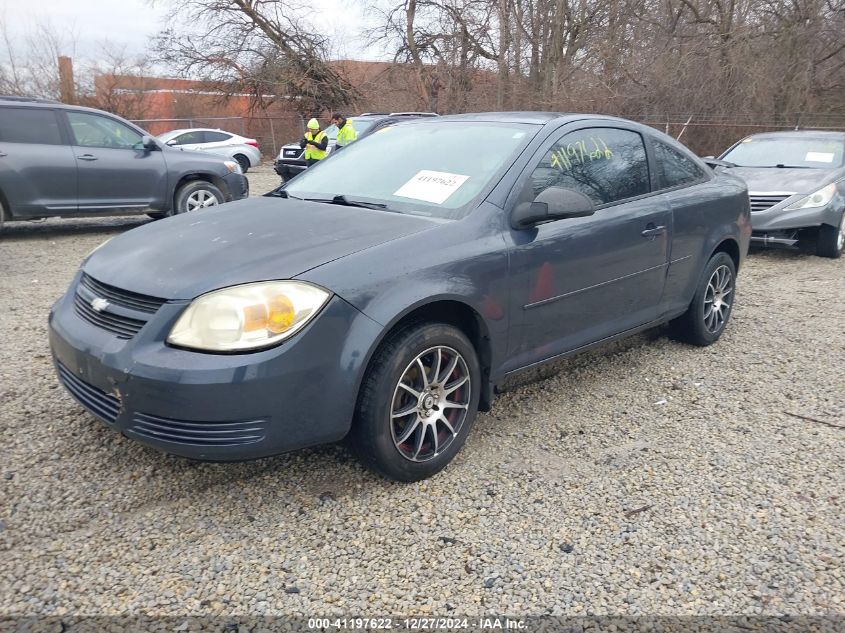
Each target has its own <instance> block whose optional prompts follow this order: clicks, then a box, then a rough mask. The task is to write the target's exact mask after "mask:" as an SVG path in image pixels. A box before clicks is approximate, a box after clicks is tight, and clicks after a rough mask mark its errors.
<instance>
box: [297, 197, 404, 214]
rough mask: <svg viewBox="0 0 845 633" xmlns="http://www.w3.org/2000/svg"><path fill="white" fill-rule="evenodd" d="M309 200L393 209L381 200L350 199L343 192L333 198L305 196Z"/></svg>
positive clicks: (348, 205) (367, 207) (385, 209)
mask: <svg viewBox="0 0 845 633" xmlns="http://www.w3.org/2000/svg"><path fill="white" fill-rule="evenodd" d="M305 200H307V201H308V202H324V203H326V204H339V205H342V206H344V207H361V208H362V209H379V210H384V211H392V210H393V209H391V208H389V207H388V206H387V205H386V204H382V203H381V202H364V201H362V200H350V199H349V198H347V197H346V196H345V195H343V194H338V195H336V196H334V197H333V198H305Z"/></svg>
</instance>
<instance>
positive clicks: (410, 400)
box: [390, 345, 472, 462]
mask: <svg viewBox="0 0 845 633" xmlns="http://www.w3.org/2000/svg"><path fill="white" fill-rule="evenodd" d="M471 386H472V385H471V383H470V375H469V368H468V367H467V364H466V361H465V360H464V358H463V356H461V354H460V353H459V352H457V351H456V350H454V349H453V348H451V347H446V346H443V345H440V346H437V347H431V348H429V349H427V350H425V351H424V352H422V353H420V354H419V355H417V357H416V358H414V360H412V361H411V362H410V363H409V364H408V366H407V367H406V368H405V371H404V372H402V376H401V378H400V379H399V382H398V383H397V385H396V388H395V389H394V391H393V400H392V403H391V409H390V432H391V435H392V437H393V444H394V446H395V447H396V449H397V450H398V451H399V453H400V454H401V455H402V456H403V457H404V458H405V459H407V460H410V461H412V462H425V461H428V460H431V459H434V458H435V457H437V456H438V455H439V454H441V453H442V452H443V451H444V450H445V449H446V448H447V447H448V446H449V445H450V444H451V443H452V442H453V441H454V439H455V438H456V437H457V436H458V433H459V432H460V429H461V427H462V426H463V424H464V422H465V420H466V417H467V411H468V409H469V403H470V395H471V393H472V389H471Z"/></svg>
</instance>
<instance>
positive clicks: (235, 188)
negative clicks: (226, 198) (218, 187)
mask: <svg viewBox="0 0 845 633" xmlns="http://www.w3.org/2000/svg"><path fill="white" fill-rule="evenodd" d="M223 181H224V182H225V183H226V188H227V189H228V190H229V195H230V196H231V197H232V200H241V199H243V198H248V197H249V179H248V178H247V177H246V176H244V175H243V174H237V173H234V172H232V173H229V174H226V175H225V176H224V177H223ZM230 202H231V201H230Z"/></svg>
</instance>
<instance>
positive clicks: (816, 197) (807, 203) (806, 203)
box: [784, 182, 836, 211]
mask: <svg viewBox="0 0 845 633" xmlns="http://www.w3.org/2000/svg"><path fill="white" fill-rule="evenodd" d="M834 195H836V183H835V182H832V183H830V184H829V185H827V186H826V187H822V188H821V189H819V190H818V191H817V192H816V193H813V194H810V195H809V196H807V197H806V198H801V199H800V200H799V201H798V202H793V203H792V204H790V205H789V206H788V207H786V209H784V210H785V211H797V210H798V209H815V208H817V207H824V206H826V205H827V204H829V203H830V201H831V200H833V196H834Z"/></svg>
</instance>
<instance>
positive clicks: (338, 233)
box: [83, 198, 437, 300]
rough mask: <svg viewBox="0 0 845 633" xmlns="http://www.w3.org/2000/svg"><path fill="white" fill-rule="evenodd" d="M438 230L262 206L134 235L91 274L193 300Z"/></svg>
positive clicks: (405, 220) (295, 206)
mask: <svg viewBox="0 0 845 633" xmlns="http://www.w3.org/2000/svg"><path fill="white" fill-rule="evenodd" d="M434 226H437V222H436V221H434V220H429V219H426V218H421V217H416V216H410V215H402V214H399V213H390V212H386V211H378V210H369V209H360V208H357V207H344V206H339V205H332V204H322V203H317V202H304V201H299V200H291V199H282V198H255V199H251V200H242V201H239V202H230V203H228V204H225V205H221V206H219V207H215V208H212V209H208V210H205V211H200V212H192V213H187V214H184V215H179V216H176V217H173V218H169V219H166V220H159V221H157V222H151V223H150V224H147V225H145V226H142V227H139V228H137V229H133V230H131V231H128V232H126V233H124V234H122V235H119V236H117V237H115V238H114V239H112V240H111V241H109V242H108V243H107V244H105V245H103V246H102V247H101V248H99V249H97V251H96V252H95V253H93V254H92V255H91V257H90V258H89V259H88V260H87V261H86V262H85V263H84V265H83V270H84V271H85V272H86V273H87V274H89V275H91V276H92V277H94V278H95V279H97V280H98V281H100V282H102V283H105V284H109V285H112V286H116V287H118V288H122V289H124V290H129V291H132V292H137V293H140V294H144V295H149V296H153V297H159V298H162V299H170V300H175V299H193V298H195V297H197V296H198V295H201V294H203V293H205V292H208V291H210V290H215V289H217V288H224V287H226V286H233V285H237V284H242V283H248V282H252V281H268V280H273V279H291V278H293V277H296V276H297V275H300V274H302V273H304V272H306V271H308V270H311V269H313V268H316V267H317V266H320V265H322V264H325V263H328V262H330V261H333V260H336V259H339V258H341V257H346V256H347V255H350V254H352V253H355V252H358V251H361V250H364V249H367V248H372V247H374V246H377V245H379V244H383V243H385V242H389V241H391V240H394V239H397V238H400V237H404V236H406V235H411V234H413V233H418V232H420V231H424V230H426V229H429V228H432V227H434Z"/></svg>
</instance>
